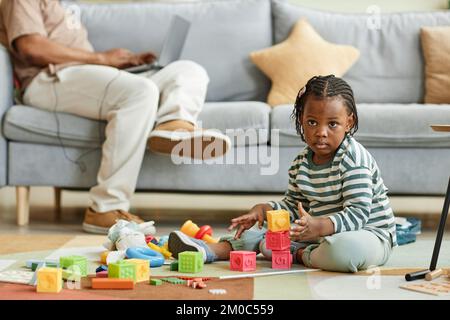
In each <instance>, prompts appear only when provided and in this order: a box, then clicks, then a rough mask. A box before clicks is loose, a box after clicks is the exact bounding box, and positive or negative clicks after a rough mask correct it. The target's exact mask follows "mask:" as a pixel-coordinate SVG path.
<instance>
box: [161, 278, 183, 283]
mask: <svg viewBox="0 0 450 320" xmlns="http://www.w3.org/2000/svg"><path fill="white" fill-rule="evenodd" d="M161 281H164V282H168V283H171V284H185V283H186V280H183V279H178V278H170V277H169V278H161Z"/></svg>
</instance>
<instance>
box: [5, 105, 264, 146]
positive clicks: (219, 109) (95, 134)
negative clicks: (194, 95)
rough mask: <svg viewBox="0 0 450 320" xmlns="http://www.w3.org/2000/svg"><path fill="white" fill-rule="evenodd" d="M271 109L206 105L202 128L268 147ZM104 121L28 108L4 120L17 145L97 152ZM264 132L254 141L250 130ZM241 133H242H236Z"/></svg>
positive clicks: (238, 142)
mask: <svg viewBox="0 0 450 320" xmlns="http://www.w3.org/2000/svg"><path fill="white" fill-rule="evenodd" d="M269 113H270V107H269V106H268V105H267V104H265V103H263V102H251V101H248V102H222V103H220V102H216V103H207V104H205V106H204V108H203V110H202V112H201V113H200V115H199V119H198V120H199V125H200V126H201V127H203V128H214V129H218V130H220V131H222V132H224V133H226V134H227V135H229V136H230V138H232V141H233V144H234V145H235V146H239V145H258V144H265V143H267V141H268V139H269V138H268V137H269ZM105 124H106V122H104V121H96V120H90V119H86V118H83V117H79V116H75V115H71V114H67V113H53V112H49V111H45V110H41V109H38V108H34V107H29V106H23V105H18V106H13V107H12V108H10V109H9V110H8V112H7V114H6V116H5V121H4V134H5V136H6V137H7V138H8V139H10V140H14V141H21V142H31V143H43V144H51V145H61V144H62V145H63V146H72V147H85V148H98V147H99V146H100V144H101V143H102V142H103V140H104V132H105ZM253 128H255V129H262V130H259V131H258V135H256V137H257V139H244V138H246V137H247V136H251V137H254V136H255V135H253V134H250V133H249V132H248V129H253ZM235 129H240V130H235Z"/></svg>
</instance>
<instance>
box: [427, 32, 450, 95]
mask: <svg viewBox="0 0 450 320" xmlns="http://www.w3.org/2000/svg"><path fill="white" fill-rule="evenodd" d="M420 37H421V41H422V50H423V55H424V58H425V103H450V26H442V27H423V28H422V29H421V32H420Z"/></svg>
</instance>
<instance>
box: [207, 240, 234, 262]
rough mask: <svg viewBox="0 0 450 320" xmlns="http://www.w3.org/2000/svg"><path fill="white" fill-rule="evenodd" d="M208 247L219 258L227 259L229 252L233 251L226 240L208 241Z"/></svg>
mask: <svg viewBox="0 0 450 320" xmlns="http://www.w3.org/2000/svg"><path fill="white" fill-rule="evenodd" d="M208 247H209V248H210V249H211V250H212V251H213V252H214V253H215V254H216V255H217V258H218V259H219V260H228V259H229V258H230V252H231V251H233V248H232V247H231V244H230V243H229V242H228V241H223V242H219V243H208Z"/></svg>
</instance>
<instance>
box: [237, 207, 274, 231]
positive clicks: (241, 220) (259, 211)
mask: <svg viewBox="0 0 450 320" xmlns="http://www.w3.org/2000/svg"><path fill="white" fill-rule="evenodd" d="M267 210H272V207H271V206H270V205H268V204H265V203H261V204H257V205H256V206H254V207H253V208H252V209H251V210H250V211H249V212H248V213H247V214H244V215H242V216H240V217H237V218H234V219H231V224H230V226H229V227H228V231H231V230H233V229H234V228H236V227H238V229H237V231H236V234H235V235H234V239H239V238H240V237H241V234H242V232H244V231H245V230H248V229H250V228H251V227H253V225H254V224H255V223H256V222H258V227H259V228H260V229H261V228H262V226H263V224H264V220H265V216H266V211H267Z"/></svg>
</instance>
